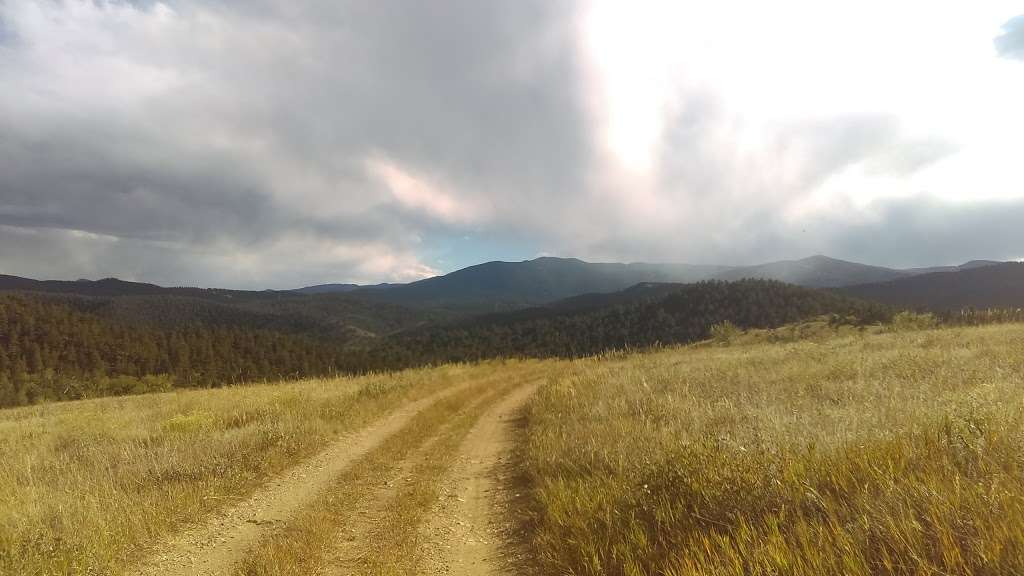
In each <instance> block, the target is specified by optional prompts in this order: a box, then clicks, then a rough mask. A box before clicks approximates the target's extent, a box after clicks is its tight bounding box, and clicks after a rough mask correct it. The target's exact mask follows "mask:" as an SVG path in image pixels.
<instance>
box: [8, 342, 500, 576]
mask: <svg viewBox="0 0 1024 576" xmlns="http://www.w3.org/2000/svg"><path fill="white" fill-rule="evenodd" d="M514 370H515V368H514V363H502V362H492V363H483V364H480V365H475V366H471V367H469V366H449V367H443V368H437V369H425V370H414V371H408V372H402V373H398V374H394V375H382V376H368V377H362V378H339V379H332V380H309V381H304V382H299V383H290V384H277V385H261V386H247V387H235V388H227V389H219V390H199V391H179V392H174V393H167V394H155V395H148V396H135V397H125V398H107V399H99V400H89V401H81V402H69V403H60V404H48V405H42V406H35V407H28V408H18V409H11V410H2V411H0V574H19V575H30V574H47V575H49V574H93V573H95V574H118V573H124V571H125V569H126V567H127V566H130V565H131V563H132V562H133V561H135V560H137V559H138V557H139V556H140V555H141V554H144V553H145V552H146V550H147V548H148V547H149V546H150V545H152V544H153V543H155V542H157V541H159V540H160V539H161V538H162V537H164V536H166V535H167V534H169V533H170V532H171V531H173V530H175V529H176V528H178V527H180V526H181V525H183V523H186V522H190V521H195V520H197V519H200V518H202V517H203V516H204V515H205V514H207V513H209V512H211V511H212V510H214V509H215V508H218V507H221V506H224V505H227V504H231V503H233V502H237V501H238V499H239V498H241V497H244V496H245V495H246V494H248V493H249V492H250V491H251V490H252V489H254V488H255V487H256V486H258V485H259V484H260V483H261V482H263V481H264V480H265V479H266V478H268V477H269V476H270V475H272V474H274V473H275V472H279V471H281V470H283V469H285V468H287V467H288V466H291V465H293V464H295V463H297V462H299V461H301V460H302V459H304V458H306V457H308V456H310V455H312V454H314V453H315V452H317V451H318V450H320V449H322V448H324V447H325V446H326V444H327V443H328V442H330V441H331V440H333V439H335V438H337V437H338V436H339V435H340V434H343V433H345V432H346V431H351V430H355V429H358V428H360V427H362V426H365V425H367V424H368V423H370V422H371V421H372V420H374V419H375V418H378V417H380V416H382V415H383V414H385V413H387V412H390V411H393V410H394V409H395V408H396V407H398V406H399V405H401V404H403V403H406V402H409V401H413V400H416V399H418V398H422V397H425V396H427V395H429V394H432V393H434V392H437V391H440V390H442V389H444V388H446V387H448V386H451V385H456V384H458V383H461V382H466V381H477V380H480V379H485V378H493V376H494V375H495V374H497V373H504V372H506V371H514Z"/></svg>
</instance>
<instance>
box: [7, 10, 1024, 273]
mask: <svg viewBox="0 0 1024 576" xmlns="http://www.w3.org/2000/svg"><path fill="white" fill-rule="evenodd" d="M0 87H2V89H0V273H4V274H14V275H20V276H29V277H35V278H58V279H75V278H101V277H110V276H116V277H119V278H124V279H131V280H140V281H148V282H154V283H158V284H162V285H198V286H221V287H229V288H252V289H259V288H292V287H298V286H304V285H311V284H318V283H326V282H357V283H376V282H404V281H410V280H415V279H419V278H423V277H428V276H431V275H436V274H440V273H445V272H449V271H452V270H455V269H458V268H461V267H464V266H468V265H472V264H476V263H479V262H483V261H488V260H524V259H529V258H533V257H536V256H539V255H558V256H572V257H578V258H582V259H585V260H590V261H647V262H690V263H695V264H710V263H714V264H734V265H740V264H752V263H758V262H764V261H770V260H779V259H788V258H800V257H804V256H808V255H811V254H828V255H830V256H834V257H838V258H845V259H850V260H856V261H860V262H865V263H870V264H878V265H886V266H898V267H911V266H925V265H938V264H952V263H959V262H963V261H966V260H970V259H974V258H994V259H1017V258H1021V257H1024V177H1022V176H1024V175H1022V173H1021V171H1022V170H1024V162H1022V160H1024V155H1022V149H1024V148H1022V142H1021V138H1022V135H1024V106H1022V104H1021V103H1022V102H1024V4H1021V3H1020V2H1004V1H1000V0H992V1H986V2H951V1H942V0H940V1H934V0H933V1H930V2H924V1H916V0H907V1H904V2H891V1H884V2H883V1H874V0H866V1H863V2H855V3H851V2H831V1H821V0H818V1H790V0H780V1H778V2H770V3H769V2H738V1H731V0H722V1H719V2H689V1H683V2H680V1H664V2H656V1H647V0H631V1H629V2H625V1H611V0H591V1H586V0H581V1H577V2H573V1H569V0H566V1H559V2H551V1H550V0H510V1H501V0H495V1H493V2H480V1H479V0H437V1H432V2H408V1H407V0H363V1H350V0H304V1H295V0H246V1H244V2H243V1H240V0H165V1H157V0H132V1H128V0H123V1H113V0H63V1H61V0H0Z"/></svg>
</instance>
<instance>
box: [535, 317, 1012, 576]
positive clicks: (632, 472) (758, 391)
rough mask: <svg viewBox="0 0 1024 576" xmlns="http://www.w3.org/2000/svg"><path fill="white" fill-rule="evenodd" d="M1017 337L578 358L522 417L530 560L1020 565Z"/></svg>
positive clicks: (759, 567) (683, 570)
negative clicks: (531, 530)
mask: <svg viewBox="0 0 1024 576" xmlns="http://www.w3.org/2000/svg"><path fill="white" fill-rule="evenodd" d="M913 324H915V325H916V324H917V323H916V322H915V323H913ZM1022 336H1024V328H1022V327H1021V326H1020V325H1007V326H996V327H984V328H973V329H956V328H950V329H943V330H926V331H914V332H894V333H884V334H874V335H871V336H869V337H861V336H859V335H851V336H847V337H838V338H834V339H832V340H828V341H824V342H820V341H814V342H812V341H802V342H793V343H785V344H771V343H760V344H750V345H747V346H735V345H734V346H731V347H729V348H721V347H700V348H689V349H682V350H679V349H673V350H667V351H663V352H658V353H652V354H648V355H642V356H626V357H610V358H605V359H601V360H585V361H578V362H577V363H576V364H575V367H574V370H572V371H571V372H570V373H567V374H566V375H565V376H564V377H562V378H561V379H560V380H559V381H558V382H557V383H555V384H553V385H551V386H548V387H546V388H544V389H542V391H541V392H540V394H539V395H538V396H537V397H536V399H535V401H534V402H533V404H532V405H531V407H530V410H529V417H528V430H527V433H526V434H527V441H526V445H525V447H524V457H523V458H524V466H525V469H526V472H527V473H528V477H529V478H530V479H531V490H532V492H531V494H532V500H533V516H534V527H535V532H534V533H533V535H532V536H531V543H532V545H533V546H534V548H535V549H536V552H537V555H538V557H539V558H540V561H541V563H542V568H543V571H544V573H551V574H577V575H591V574H593V575H597V574H610V575H619V574H621V575H626V574H628V575H639V574H665V575H675V576H684V575H686V576H690V575H709V576H710V575H715V576H718V575H729V574H735V575H737V576H738V575H749V574H764V575H768V574H790V575H807V576H812V575H814V576H819V575H823V574H833V575H844V576H855V575H876V574H901V575H923V574H978V575H981V574H993V575H995V574H1019V573H1024V528H1022V527H1024V463H1022V462H1024V461H1022V459H1021V454H1024V433H1022V430H1024V357H1022V356H1021V354H1020V341H1021V338H1022Z"/></svg>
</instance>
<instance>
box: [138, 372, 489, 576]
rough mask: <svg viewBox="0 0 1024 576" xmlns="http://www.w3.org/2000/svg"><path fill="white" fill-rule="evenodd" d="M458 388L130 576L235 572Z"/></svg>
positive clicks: (390, 421) (316, 461)
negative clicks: (254, 549)
mask: <svg viewBox="0 0 1024 576" xmlns="http://www.w3.org/2000/svg"><path fill="white" fill-rule="evenodd" d="M469 385H470V384H469V383H466V384H460V385H457V386H452V387H450V388H447V389H445V390H442V391H441V392H437V393H435V394H433V395H431V396H428V397H426V398H422V399H420V400H416V401H414V402H410V403H408V404H405V405H403V406H400V407H399V408H397V409H396V410H395V411H394V412H392V413H390V414H388V415H387V416H384V417H383V418H382V419H380V420H378V421H377V422H376V423H374V424H371V425H370V426H369V427H367V428H364V429H362V430H360V431H358V432H355V433H353V434H349V435H346V436H345V437H343V438H340V439H339V440H336V441H335V442H333V443H332V444H331V445H330V446H328V447H327V448H326V449H325V450H323V451H321V452H320V453H319V454H317V455H316V456H313V457H312V458H310V459H308V460H306V461H304V462H302V463H301V464H299V465H297V466H295V467H293V468H291V469H290V470H288V471H286V472H284V473H283V474H281V475H279V476H277V477H276V478H273V479H271V480H269V481H268V482H266V483H265V484H264V485H263V486H262V487H261V488H259V489H257V491H256V492H255V493H254V494H252V495H251V496H250V497H249V498H247V499H246V500H245V501H244V502H242V503H240V504H237V505H235V506H232V507H230V508H228V509H226V510H222V511H220V512H218V513H217V514H215V515H214V516H213V517H211V518H210V519H209V520H207V521H205V522H203V523H202V524H200V525H198V526H196V527H193V528H190V529H187V530H186V531H184V532H182V533H179V534H178V535H176V536H174V537H173V538H172V539H171V540H170V541H168V542H167V543H165V544H164V545H162V546H160V547H159V548H158V549H157V551H156V552H155V553H154V554H152V555H151V556H150V557H149V558H148V559H147V560H145V561H144V562H143V563H142V564H140V565H139V566H136V567H135V568H134V569H132V570H130V571H129V573H130V574H133V575H138V576H219V575H223V574H228V573H230V568H231V567H232V566H234V565H235V564H236V563H237V562H238V561H239V560H240V559H241V558H242V557H243V556H244V555H245V553H246V551H247V550H248V549H249V548H250V546H252V545H253V544H254V543H256V542H257V541H259V540H260V539H261V538H264V537H266V536H267V535H268V534H272V533H273V531H274V530H275V528H276V525H279V524H282V523H283V522H284V521H285V520H286V519H287V518H288V517H289V516H290V515H291V514H292V513H293V512H294V511H296V510H299V509H300V508H302V507H303V506H304V505H306V504H307V503H309V502H310V501H312V500H313V499H314V498H315V497H316V496H317V494H319V493H320V492H321V491H322V490H323V489H325V488H326V487H327V486H328V485H329V484H330V482H331V480H332V479H333V478H334V477H335V476H337V475H338V474H339V473H340V472H342V471H343V470H344V469H345V468H347V467H348V466H349V465H350V464H352V463H353V462H355V461H356V460H357V459H358V458H360V457H361V456H363V455H364V454H367V453H368V452H370V451H371V450H373V449H374V448H375V447H377V446H378V445H380V444H381V442H383V441H384V439H386V438H387V437H389V436H391V435H392V434H394V433H395V432H397V431H398V430H400V429H401V428H402V427H403V426H405V425H406V424H407V423H408V422H409V421H410V420H411V419H412V418H413V416H415V415H416V414H417V413H418V412H420V411H421V410H423V409H424V408H426V407H428V406H430V405H431V404H433V403H435V402H437V401H438V400H440V399H442V398H444V397H446V396H448V395H450V394H453V393H455V392H456V391H458V390H461V389H463V388H465V387H466V386H469Z"/></svg>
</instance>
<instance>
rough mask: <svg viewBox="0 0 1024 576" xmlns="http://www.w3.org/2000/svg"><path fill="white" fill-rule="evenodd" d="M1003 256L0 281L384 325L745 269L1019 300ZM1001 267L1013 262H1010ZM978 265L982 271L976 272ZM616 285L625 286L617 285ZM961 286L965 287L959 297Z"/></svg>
mask: <svg viewBox="0 0 1024 576" xmlns="http://www.w3.org/2000/svg"><path fill="white" fill-rule="evenodd" d="M1005 266H1006V264H1004V263H1000V262H995V261H991V260H973V261H970V262H966V263H964V264H961V265H959V266H937V267H929V268H912V269H896V268H885V267H881V266H871V265H867V264H860V263H857V262H849V261H845V260H838V259H835V258H829V257H827V256H821V255H817V256H811V257H808V258H803V259H800V260H782V261H777V262H769V263H765V264H758V265H754V266H718V265H694V264H650V263H632V264H621V263H590V262H584V261H583V260H579V259H576V258H554V257H542V258H536V259H533V260H526V261H523V262H487V263H483V264H478V265H475V266H470V267H468V268H463V269H461V270H457V271H455V272H451V273H449V274H445V275H442V276H436V277H433V278H427V279H424V280H419V281H416V282H410V283H408V284H378V285H372V286H360V285H356V284H323V285H317V286H308V287H304V288H299V289H296V290H263V291H249V290H225V289H217V288H193V287H173V288H164V287H160V286H156V285H154V284H145V283H139V282H127V281H123V280H118V279H114V278H107V279H103V280H96V281H89V280H78V281H58V280H42V281H41V280H31V279H27V278H19V277H16V276H3V275H0V290H6V291H10V290H16V291H29V292H42V293H51V294H66V295H76V296H87V297H92V298H114V297H124V296H133V297H139V298H142V297H156V296H160V297H173V298H175V299H178V300H182V299H184V300H186V301H189V302H193V303H194V302H202V306H204V307H206V308H209V307H211V306H228V307H230V308H232V309H235V310H239V309H241V310H244V311H245V312H246V313H249V314H257V315H264V316H268V317H269V318H270V320H273V319H274V318H275V317H280V316H282V315H298V316H303V317H304V322H313V323H319V324H323V325H325V326H333V327H335V328H338V327H342V326H347V328H345V329H352V330H356V331H358V332H368V333H383V332H387V331H390V330H393V329H402V328H404V327H407V326H408V325H418V324H420V323H422V322H424V321H430V320H438V319H443V318H458V317H465V316H472V315H477V314H488V313H500V312H507V311H514V310H521V309H526V308H533V307H542V306H548V305H551V304H554V303H559V304H558V305H560V306H570V307H571V306H581V305H586V303H587V302H588V301H590V302H591V303H598V302H606V301H607V302H610V301H622V300H623V299H629V298H631V297H632V296H633V295H635V294H636V293H635V292H629V290H630V289H632V288H634V287H639V288H637V289H643V287H642V285H648V286H647V288H646V289H647V290H661V291H668V290H671V289H672V288H670V287H661V288H655V287H654V285H657V284H689V283H694V282H699V281H703V280H725V281H735V280H740V279H747V278H749V279H764V280H777V281H780V282H785V283H787V284H795V285H798V286H803V287H807V288H831V289H841V290H844V291H846V292H847V293H848V294H850V295H854V296H859V297H863V298H869V299H875V300H879V301H882V302H886V303H890V304H898V305H902V306H908V307H926V308H927V307H936V306H940V307H944V308H951V307H956V306H958V305H964V306H984V305H993V306H994V305H1000V306H1001V305H1015V306H1019V305H1024V302H1021V301H1020V300H1021V298H1022V294H1021V293H1020V292H1018V291H1017V287H1018V284H1016V283H1015V282H1016V277H1014V276H1013V274H1014V273H1013V272H1006V274H1008V276H1007V277H1005V278H1004V277H1002V276H1000V277H999V278H1000V279H992V280H991V282H988V284H985V285H989V284H990V285H991V286H990V288H989V289H987V290H973V289H972V288H971V287H970V286H971V285H975V284H978V283H979V282H981V283H983V284H984V283H985V282H987V280H982V279H986V278H988V277H989V276H990V275H993V273H991V272H985V271H984V270H987V269H989V268H993V267H995V268H997V269H999V270H1001V271H1002V270H1004V267H1005ZM1006 269H1007V270H1015V268H1013V267H1010V268H1006ZM979 270H981V272H976V271H979ZM951 273H961V274H951ZM915 278H916V279H918V280H914V279H915ZM940 286H941V289H940V288H939V287H940ZM936 290H939V292H938V293H936V292H935V291H936ZM622 291H626V292H625V293H623V294H617V293H619V292H622ZM968 294H970V295H972V297H971V298H968V297H967V295H968ZM601 295H610V296H608V297H603V296H601ZM121 307H122V308H123V307H124V306H123V305H122V306H121ZM136 307H138V306H136ZM141 308H145V306H141ZM192 308H195V306H192ZM310 310H315V312H310ZM402 310H407V312H401V311H402ZM379 312H383V315H384V316H387V317H389V318H392V319H394V320H395V321H394V322H386V323H385V324H386V326H380V325H379V324H380V322H378V321H377V320H376V319H375V318H374V317H375V316H378V315H380V314H379ZM204 314H205V315H206V316H210V315H211V314H213V313H212V312H209V311H207V312H206V313H204ZM403 315H404V316H405V317H406V318H407V320H408V321H398V318H397V317H401V316H403ZM353 318H355V319H358V320H357V321H355V322H354V323H351V325H350V324H349V323H348V320H349V319H353Z"/></svg>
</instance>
